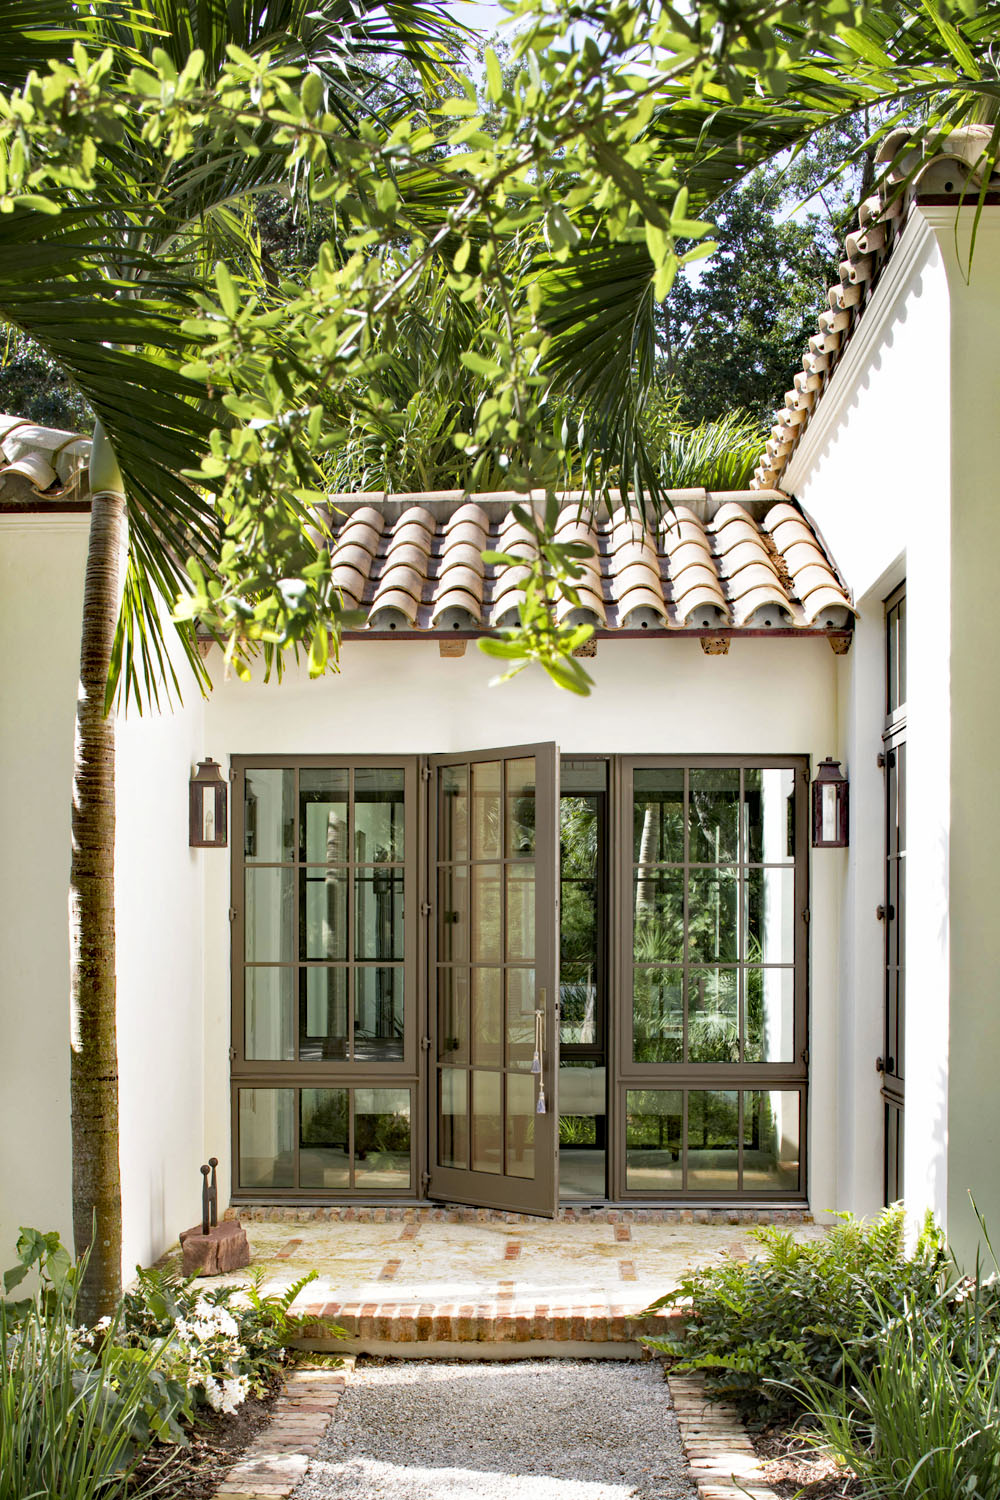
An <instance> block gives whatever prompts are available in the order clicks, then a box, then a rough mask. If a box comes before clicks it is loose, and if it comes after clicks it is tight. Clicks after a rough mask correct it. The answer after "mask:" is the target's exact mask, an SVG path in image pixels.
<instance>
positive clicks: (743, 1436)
mask: <svg viewBox="0 0 1000 1500" xmlns="http://www.w3.org/2000/svg"><path fill="white" fill-rule="evenodd" d="M668 1383H669V1385H670V1394H671V1396H672V1397H673V1403H674V1410H675V1411H676V1413H677V1422H678V1425H679V1426H680V1430H681V1445H682V1447H683V1449H684V1456H685V1458H686V1459H687V1462H688V1467H689V1469H690V1471H691V1478H692V1480H693V1482H694V1484H695V1486H696V1488H697V1490H698V1500H776V1496H775V1493H774V1491H773V1490H772V1489H771V1487H770V1485H768V1484H766V1483H765V1481H764V1478H763V1468H762V1466H761V1461H760V1459H759V1458H758V1457H757V1455H756V1453H755V1452H754V1448H753V1444H752V1443H751V1441H750V1439H749V1437H748V1436H747V1431H746V1428H745V1427H744V1425H743V1422H742V1420H741V1418H740V1414H739V1412H738V1411H737V1410H736V1408H735V1407H734V1406H730V1405H728V1404H727V1403H726V1402H721V1401H709V1399H708V1397H707V1396H706V1394H705V1384H704V1381H703V1379H702V1377H701V1376H700V1375H697V1374H691V1375H671V1376H670V1377H669V1382H668Z"/></svg>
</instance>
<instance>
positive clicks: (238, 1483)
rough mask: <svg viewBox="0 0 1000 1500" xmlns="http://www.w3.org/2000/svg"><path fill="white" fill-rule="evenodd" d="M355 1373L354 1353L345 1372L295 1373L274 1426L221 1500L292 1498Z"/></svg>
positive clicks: (222, 1490) (238, 1467) (226, 1484)
mask: <svg viewBox="0 0 1000 1500" xmlns="http://www.w3.org/2000/svg"><path fill="white" fill-rule="evenodd" d="M353 1370H354V1356H353V1355H350V1354H348V1355H346V1356H345V1357H344V1361H343V1368H342V1369H339V1370H326V1369H322V1370H309V1369H294V1370H290V1371H289V1372H288V1374H287V1375H286V1376H285V1384H284V1389H283V1390H282V1391H281V1394H280V1395H279V1396H278V1399H277V1400H276V1401H275V1403H274V1407H273V1411H272V1416H271V1421H270V1424H269V1425H268V1427H267V1428H266V1429H265V1430H264V1431H263V1432H259V1433H258V1434H257V1436H256V1437H255V1438H254V1441H253V1443H252V1444H251V1445H250V1447H249V1448H248V1449H247V1451H246V1452H245V1453H244V1455H243V1457H242V1458H241V1459H240V1461H239V1463H237V1464H235V1465H234V1467H233V1468H232V1469H230V1470H229V1473H228V1474H227V1475H226V1477H225V1479H224V1480H223V1481H222V1484H221V1485H220V1486H219V1488H218V1490H217V1491H216V1494H217V1496H218V1497H219V1500H287V1496H289V1495H290V1494H291V1493H292V1491H293V1490H294V1489H295V1487H296V1485H297V1484H298V1482H299V1480H300V1479H301V1478H302V1476H303V1475H304V1474H305V1472H306V1469H307V1468H308V1467H309V1460H310V1459H311V1458H312V1457H313V1455H314V1454H315V1453H316V1451H317V1449H318V1448H319V1443H320V1439H321V1438H322V1436H323V1434H324V1432H325V1431H326V1429H327V1427H328V1426H329V1425H330V1422H331V1420H332V1418H333V1416H334V1415H335V1413H336V1410H337V1406H338V1405H339V1403H340V1398H341V1396H342V1395H343V1393H344V1389H345V1387H346V1385H347V1381H348V1379H349V1378H350V1376H351V1374H352V1372H353Z"/></svg>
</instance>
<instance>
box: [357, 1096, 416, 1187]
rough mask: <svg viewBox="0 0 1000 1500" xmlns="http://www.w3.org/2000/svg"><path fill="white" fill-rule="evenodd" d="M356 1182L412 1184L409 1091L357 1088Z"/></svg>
mask: <svg viewBox="0 0 1000 1500" xmlns="http://www.w3.org/2000/svg"><path fill="white" fill-rule="evenodd" d="M354 1186H355V1187H363V1188H368V1189H369V1190H371V1189H375V1190H388V1189H393V1190H398V1189H399V1188H408V1187H409V1186H410V1091H409V1089H406V1088H401V1089H355V1090H354Z"/></svg>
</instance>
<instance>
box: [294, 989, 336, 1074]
mask: <svg viewBox="0 0 1000 1500" xmlns="http://www.w3.org/2000/svg"><path fill="white" fill-rule="evenodd" d="M299 972H300V975H301V979H300V984H299V1057H300V1059H301V1060H302V1061H303V1062H331V1061H339V1060H340V1059H342V1058H345V1057H346V1056H347V970H346V969H301V970H300V971H299Z"/></svg>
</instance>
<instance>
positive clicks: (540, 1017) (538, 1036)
mask: <svg viewBox="0 0 1000 1500" xmlns="http://www.w3.org/2000/svg"><path fill="white" fill-rule="evenodd" d="M545 998H546V991H545V990H539V991H538V999H539V1001H540V1004H539V1006H538V1008H537V1009H536V1011H535V1055H534V1057H533V1059H532V1062H531V1071H532V1072H533V1073H535V1074H537V1076H538V1099H537V1102H536V1104H535V1113H536V1115H544V1114H546V1113H547V1107H546V1103H545V1082H544V1078H543V1072H544V1068H545Z"/></svg>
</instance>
